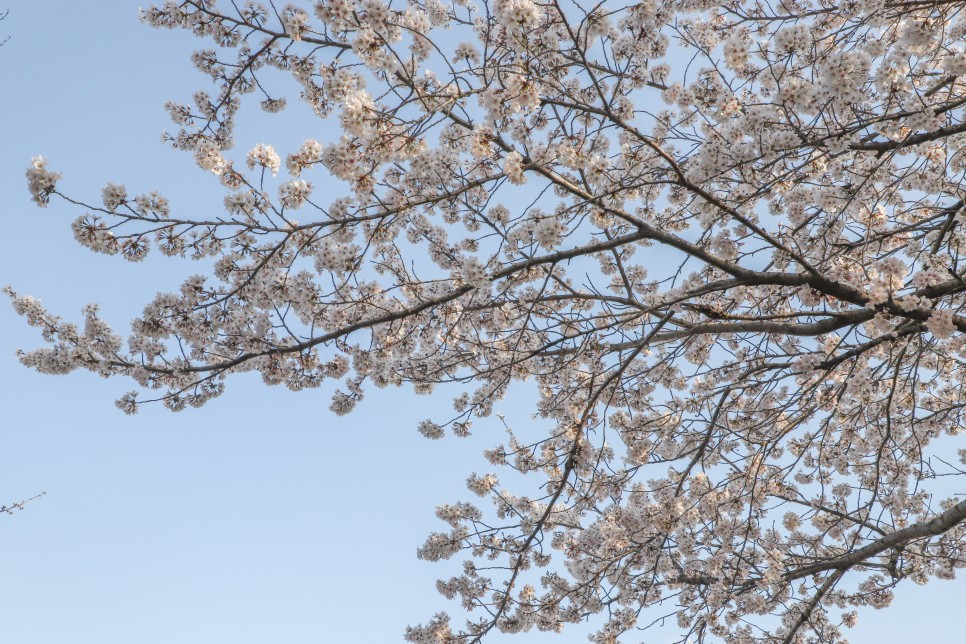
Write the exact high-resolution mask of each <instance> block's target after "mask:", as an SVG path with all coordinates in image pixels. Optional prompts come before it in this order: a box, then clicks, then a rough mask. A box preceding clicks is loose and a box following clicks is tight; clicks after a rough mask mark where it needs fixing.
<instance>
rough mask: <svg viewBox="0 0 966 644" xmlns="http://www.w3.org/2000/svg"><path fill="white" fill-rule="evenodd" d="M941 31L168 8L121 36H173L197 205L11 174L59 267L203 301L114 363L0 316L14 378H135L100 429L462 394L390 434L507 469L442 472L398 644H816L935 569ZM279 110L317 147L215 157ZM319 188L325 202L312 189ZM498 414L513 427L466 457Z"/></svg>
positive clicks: (518, 2) (950, 546)
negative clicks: (393, 392)
mask: <svg viewBox="0 0 966 644" xmlns="http://www.w3.org/2000/svg"><path fill="white" fill-rule="evenodd" d="M964 9H966V3H962V2H934V1H932V0H923V1H922V2H898V1H896V0H841V2H836V1H835V0H782V1H781V2H765V1H762V0H732V1H729V2H726V3H723V2H714V1H713V0H669V1H666V2H664V1H658V0H646V1H644V2H627V3H624V2H600V3H596V4H595V3H586V2H574V1H570V2H563V1H559V0H446V1H444V0H408V1H407V2H402V1H391V2H387V1H384V0H361V1H360V2H350V1H348V0H322V1H319V2H315V3H305V6H301V5H295V4H288V5H285V6H280V5H273V4H260V3H257V2H247V3H244V4H243V3H242V2H241V1H239V2H225V1H224V0H222V1H221V2H216V1H215V0H167V1H166V2H165V3H164V4H163V5H160V6H154V7H151V8H148V9H146V10H144V11H143V16H142V17H143V20H144V21H146V22H147V23H149V24H150V25H153V26H155V27H164V28H172V29H187V30H190V31H191V32H193V33H194V34H196V35H197V36H198V37H199V38H202V39H203V40H204V41H205V42H206V45H205V47H207V48H205V49H201V50H199V51H198V52H197V53H196V54H195V55H194V59H193V60H194V63H195V65H196V66H197V67H198V69H199V70H201V71H202V72H203V73H204V74H205V75H207V76H209V77H210V80H211V83H213V85H214V89H213V90H212V91H211V92H210V93H209V92H205V91H199V92H197V93H196V94H195V95H194V100H193V102H192V103H191V104H181V103H173V102H172V103H169V104H168V105H167V109H168V111H169V112H170V115H171V118H172V119H173V121H174V123H175V124H176V131H175V132H173V133H171V134H170V135H169V136H168V140H169V142H170V143H171V145H173V146H174V147H176V148H178V149H181V150H184V151H186V152H188V153H190V154H191V155H193V158H194V161H195V163H197V165H198V166H199V167H200V169H201V170H202V171H204V172H205V173H209V174H211V175H214V177H216V178H217V180H218V181H220V183H221V184H223V186H224V190H225V197H224V212H222V213H213V214H211V215H209V216H186V215H181V214H179V213H177V212H174V211H173V210H172V209H171V207H170V206H169V203H168V201H167V200H166V199H165V197H164V196H162V195H161V194H158V193H157V192H149V191H140V192H134V193H130V192H128V190H127V188H126V187H125V186H124V185H121V184H113V183H111V184H108V185H107V186H106V187H105V188H104V189H103V192H102V195H101V197H102V198H101V201H100V202H95V201H92V200H89V199H88V200H86V201H85V199H84V198H81V197H74V196H65V195H64V194H62V193H61V192H59V191H58V188H57V182H58V179H59V178H60V174H58V172H55V171H53V170H52V169H51V167H49V166H48V164H47V161H45V160H44V159H43V158H41V157H38V158H35V159H34V160H33V163H32V165H31V166H30V168H29V170H28V172H27V176H28V182H29V189H30V192H31V194H32V196H33V199H34V201H35V202H36V203H37V204H38V205H40V206H44V205H46V204H47V203H48V201H49V200H50V199H52V198H65V199H70V200H71V201H72V202H74V203H76V204H78V205H79V207H80V208H81V210H82V211H83V213H82V214H81V215H80V217H79V218H78V219H77V220H76V221H75V222H74V223H73V230H74V233H75V235H76V238H77V240H78V241H79V242H80V243H82V244H84V245H86V246H88V247H89V248H90V249H91V250H93V251H96V252H100V253H107V254H109V255H119V256H121V257H123V258H124V259H126V260H129V261H138V260H140V259H142V258H143V257H145V255H146V254H147V253H148V252H149V251H150V250H153V251H156V252H160V253H161V254H163V255H165V256H173V257H190V258H192V259H197V260H199V265H200V266H201V267H203V268H202V270H203V272H204V274H202V275H198V276H195V277H191V278H190V279H187V280H186V281H184V283H183V284H181V286H180V288H178V289H177V290H174V291H173V292H170V293H164V294H160V295H158V296H156V297H154V298H153V299H152V300H150V301H149V302H148V303H147V305H146V307H145V309H144V312H143V314H142V315H141V316H140V317H139V318H137V319H135V320H134V321H133V323H132V327H131V330H130V333H129V334H128V336H127V338H126V340H124V339H122V337H121V336H119V335H117V334H116V333H115V332H114V331H113V330H112V329H111V328H109V326H108V325H107V324H106V323H105V322H104V321H103V319H102V318H101V317H100V316H99V313H98V308H97V307H96V306H93V305H92V306H89V307H88V308H87V309H86V310H85V311H84V319H83V322H82V323H81V324H75V323H71V322H68V321H65V320H63V319H61V318H60V317H57V316H56V315H54V314H52V313H50V312H48V311H47V309H45V308H44V307H43V306H41V304H40V303H39V301H38V300H36V299H34V298H32V297H30V296H27V295H22V294H18V293H16V292H14V291H13V290H9V289H8V293H9V295H10V297H11V298H12V301H13V305H14V307H15V308H16V310H17V311H18V312H19V313H20V314H22V315H23V316H24V317H25V318H26V321H27V322H28V323H29V324H31V325H33V326H35V327H37V328H38V329H40V332H41V334H42V336H43V339H44V340H45V341H46V346H43V347H42V348H39V349H36V350H33V351H29V352H24V353H21V355H20V359H21V361H22V362H23V363H24V364H25V365H27V366H29V367H32V368H34V369H37V370H38V371H41V372H44V373H52V374H61V373H67V372H70V371H73V370H75V369H87V370H90V371H93V372H96V373H99V374H102V375H104V376H114V377H126V378H129V379H132V380H133V381H134V382H135V383H136V385H137V388H138V389H137V391H135V392H132V393H129V394H126V395H124V396H123V397H122V398H121V399H120V400H119V401H118V403H117V404H118V406H119V407H120V408H121V409H123V410H124V411H126V412H131V413H133V412H135V411H136V410H137V408H138V407H139V405H142V404H145V403H147V402H150V401H161V402H162V403H163V404H164V405H166V406H167V407H169V408H170V409H172V410H175V411H177V410H180V409H183V408H185V407H187V406H198V405H202V404H204V403H205V402H207V401H209V400H210V399H212V398H214V397H216V396H219V395H220V394H221V393H222V392H223V390H224V387H225V384H226V382H227V381H228V380H230V376H231V375H232V374H236V373H240V372H257V373H259V374H260V375H261V377H262V379H263V380H264V382H265V383H266V384H269V385H278V384H283V385H285V386H286V387H288V388H290V389H292V390H301V389H306V388H314V387H319V386H320V385H322V384H323V383H325V382H326V381H328V380H335V381H338V382H339V383H340V384H339V385H338V387H339V388H338V390H337V391H336V393H335V395H334V398H333V400H332V410H333V411H335V412H336V413H338V414H345V413H347V412H349V411H351V410H352V408H353V406H354V405H356V404H357V403H358V402H359V401H360V400H361V399H362V397H363V395H364V393H365V392H366V391H367V389H369V388H370V387H373V386H375V387H385V386H408V387H412V389H413V390H414V391H415V392H416V393H418V394H431V393H432V392H433V391H434V388H436V387H437V386H439V385H442V384H445V383H461V384H462V385H463V387H462V391H463V393H461V395H459V396H458V397H457V398H456V400H455V401H454V405H455V412H454V414H453V415H452V417H446V418H433V419H427V420H425V421H424V422H423V423H421V424H420V425H419V427H418V429H419V431H420V432H422V433H423V434H424V435H425V436H426V437H428V438H430V439H436V438H440V437H441V436H443V435H444V434H445V433H446V432H450V433H453V434H456V435H465V434H467V433H468V432H469V431H470V430H471V425H472V424H473V423H476V424H477V426H478V427H479V428H480V429H481V431H486V430H489V429H495V430H496V433H495V435H497V436H503V435H504V434H503V432H504V431H505V432H506V435H507V436H508V437H507V439H506V441H505V442H504V443H503V444H498V445H495V446H494V447H493V449H491V450H489V451H487V452H486V454H485V456H486V459H488V463H489V465H487V469H492V470H493V471H492V472H490V473H483V474H481V473H474V474H472V475H470V476H469V478H468V479H467V487H468V488H469V491H470V492H472V493H473V494H475V495H476V496H478V497H481V498H482V499H484V500H488V501H489V502H490V503H470V502H467V501H463V502H458V503H454V504H448V505H441V506H439V507H438V509H437V515H438V516H439V518H440V519H441V520H442V521H444V522H445V524H448V527H447V528H446V529H445V530H443V531H441V532H438V533H434V534H432V535H430V536H429V538H428V540H427V541H426V543H425V544H424V545H423V546H422V547H421V548H420V549H419V552H418V554H419V556H420V557H422V558H424V559H428V560H440V559H447V558H451V557H458V558H462V559H464V560H465V563H464V564H463V568H462V572H461V573H460V574H458V575H456V576H455V577H452V578H449V579H443V580H441V581H440V582H439V584H438V588H439V591H440V592H441V593H442V594H443V595H445V596H446V597H448V598H450V599H458V601H459V604H460V605H461V606H462V610H463V611H464V612H465V616H463V617H460V618H458V619H457V618H454V619H451V618H450V617H449V616H447V615H446V614H445V613H442V612H441V613H439V614H437V615H436V616H435V617H431V618H428V621H424V623H423V624H422V625H420V626H414V627H411V628H410V629H409V630H408V631H407V633H406V637H407V639H408V640H409V641H411V642H480V641H482V640H483V639H484V638H485V636H486V635H487V634H488V633H491V632H493V631H494V630H497V631H502V632H507V633H515V632H526V631H528V630H530V629H533V628H536V629H540V630H547V631H559V630H562V629H565V628H566V625H568V624H572V623H577V622H582V621H590V622H592V623H594V624H595V625H596V628H597V632H596V634H595V635H594V636H593V637H592V640H593V641H595V642H599V643H604V642H616V641H619V640H620V638H621V636H622V634H625V633H631V634H633V633H634V632H635V631H636V629H641V628H646V627H647V626H648V625H650V624H652V622H654V621H655V620H658V621H660V619H661V618H662V617H671V621H675V620H676V623H677V625H678V627H679V629H680V638H681V640H682V641H684V640H685V639H689V641H691V642H705V641H707V642H710V641H722V640H726V641H729V642H759V641H768V642H773V641H779V642H806V641H807V642H837V641H842V638H843V637H844V636H845V635H844V634H845V629H846V628H847V627H850V626H852V625H853V624H854V623H855V620H856V615H857V610H858V609H860V608H861V607H865V606H873V607H876V608H881V607H884V606H887V605H888V604H889V603H890V600H891V598H892V596H893V589H894V587H895V586H896V585H897V584H899V583H900V582H901V581H903V580H905V579H907V578H908V579H911V580H912V581H913V582H915V583H918V584H923V583H926V582H929V581H930V580H933V579H950V578H952V577H954V575H955V573H956V570H957V569H958V568H961V567H963V565H964V559H963V551H964V548H966V523H964V519H966V501H960V500H958V499H957V498H956V497H955V496H954V495H952V496H951V492H950V490H952V491H955V490H956V489H957V488H956V485H960V486H961V485H963V479H962V477H963V475H964V474H966V470H964V465H963V463H964V462H966V450H964V449H961V448H960V445H961V442H960V441H959V439H957V438H955V437H956V436H957V435H958V434H959V433H960V431H961V430H962V428H963V427H964V418H963V407H964V404H966V400H964V395H963V386H962V383H963V381H964V378H966V368H964V367H966V363H964V360H966V335H964V331H966V316H964V315H963V313H962V308H963V306H964V305H966V279H964V278H966V267H964V268H960V267H959V259H960V252H961V251H962V250H963V247H962V246H961V242H964V241H966V237H964V235H966V229H964V226H963V222H964V219H963V217H964V215H963V209H964V199H966V189H964V186H963V181H964V169H966V156H964V148H966V117H964V104H966V77H964V74H966V52H964V45H966V39H964V38H966V12H964ZM277 74H284V75H288V76H290V77H291V78H292V79H294V80H295V81H296V82H297V83H298V86H299V87H300V88H301V89H300V90H299V91H298V96H287V97H286V96H284V95H275V94H273V93H271V92H270V91H269V89H268V87H269V84H268V83H266V82H265V79H266V78H269V77H270V76H272V75H277ZM246 95H251V96H250V97H249V96H246ZM287 99H292V100H301V101H304V102H305V103H307V104H308V105H309V106H310V107H311V108H312V110H314V112H315V113H316V114H317V115H318V117H319V118H320V119H322V121H321V123H322V125H321V126H320V127H319V128H316V129H315V130H314V131H313V133H316V134H317V136H318V137H319V140H316V139H308V140H306V141H305V143H304V144H303V145H302V146H301V147H300V148H298V149H294V150H285V151H283V153H282V154H280V153H279V152H278V151H276V149H275V148H274V147H273V146H272V145H271V144H269V143H265V144H260V145H258V146H256V147H255V148H253V149H251V150H249V151H247V152H241V153H238V154H236V153H234V152H233V151H232V143H233V129H234V125H235V119H236V116H237V115H238V114H239V110H240V109H241V108H242V105H243V103H247V102H252V101H254V102H258V103H260V106H261V108H262V109H264V110H266V111H268V112H279V111H282V110H283V109H284V108H285V107H286V101H287ZM279 118H283V117H279ZM264 137H265V140H267V141H269V142H270V141H271V132H270V131H266V132H265V133H264ZM54 167H56V166H54ZM58 170H63V169H62V168H58ZM327 176H330V177H334V178H335V179H337V180H339V181H340V182H341V185H343V186H344V190H343V191H342V192H341V193H338V194H333V193H332V192H331V191H328V190H326V191H324V193H323V191H321V190H320V191H317V192H313V183H312V181H313V180H315V181H316V182H319V181H321V180H328V179H326V177H327ZM523 381H529V383H530V384H529V385H525V384H522V383H523ZM521 386H522V387H528V386H530V387H534V386H535V387H536V390H537V392H538V395H539V400H538V402H537V403H536V407H535V409H533V413H534V414H535V416H536V417H538V418H539V419H542V423H543V425H542V426H545V427H549V428H550V429H549V431H545V430H543V429H541V430H540V431H539V432H537V431H536V430H534V429H533V428H526V429H517V430H510V429H509V428H507V429H505V430H504V428H502V427H501V424H500V422H499V401H500V400H501V399H502V398H503V397H504V395H505V393H506V392H507V391H508V390H509V389H510V388H513V387H521ZM145 392H147V393H145ZM494 417H495V418H494ZM495 440H496V441H498V440H499V438H497V439H495ZM957 450H958V451H957ZM520 474H525V475H527V476H520ZM501 479H502V481H504V482H501ZM940 481H941V482H942V485H940V484H939V482H940ZM951 485H952V487H950V486H951ZM450 610H452V609H450ZM655 615H657V618H655V617H654V616H655ZM427 617H428V616H427ZM417 619H418V617H417Z"/></svg>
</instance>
